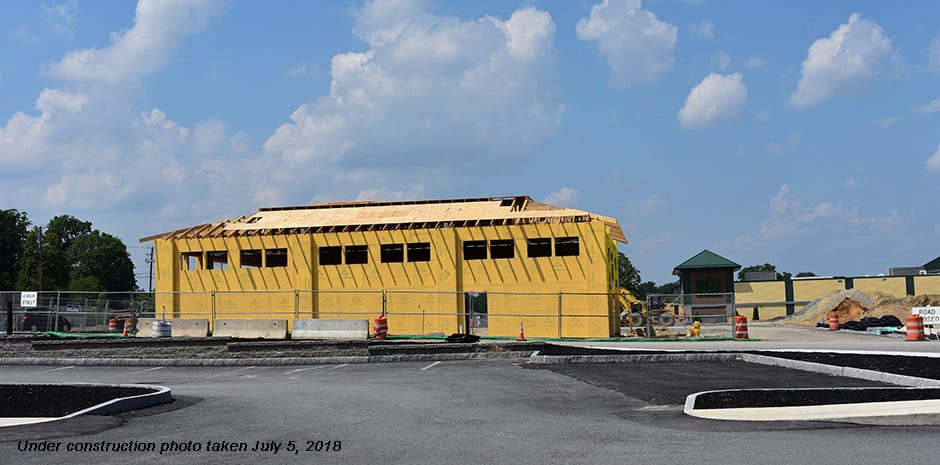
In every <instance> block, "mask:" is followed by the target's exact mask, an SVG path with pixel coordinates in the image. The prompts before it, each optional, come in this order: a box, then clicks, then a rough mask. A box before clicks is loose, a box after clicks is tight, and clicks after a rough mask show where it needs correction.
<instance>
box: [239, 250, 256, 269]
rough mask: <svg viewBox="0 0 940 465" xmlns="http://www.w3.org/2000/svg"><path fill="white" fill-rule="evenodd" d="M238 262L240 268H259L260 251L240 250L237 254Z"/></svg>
mask: <svg viewBox="0 0 940 465" xmlns="http://www.w3.org/2000/svg"><path fill="white" fill-rule="evenodd" d="M239 263H241V267H242V268H261V251H260V250H242V251H241V253H240V254H239Z"/></svg>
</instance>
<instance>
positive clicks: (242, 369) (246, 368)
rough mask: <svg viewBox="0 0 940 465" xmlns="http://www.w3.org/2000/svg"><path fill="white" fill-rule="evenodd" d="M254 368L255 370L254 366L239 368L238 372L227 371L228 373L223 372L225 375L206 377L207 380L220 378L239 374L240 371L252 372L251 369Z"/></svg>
mask: <svg viewBox="0 0 940 465" xmlns="http://www.w3.org/2000/svg"><path fill="white" fill-rule="evenodd" d="M252 368H254V365H252V366H250V367H244V368H239V369H237V370H232V371H226V372H223V373H219V374H217V375H212V376H206V377H205V379H212V378H218V377H219V376H225V375H230V374H232V373H238V372H239V371H245V370H250V369H252Z"/></svg>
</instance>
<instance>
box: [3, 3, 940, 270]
mask: <svg viewBox="0 0 940 465" xmlns="http://www.w3.org/2000/svg"><path fill="white" fill-rule="evenodd" d="M0 8H2V10H0V11H2V14H0V208H17V209H19V210H23V211H26V212H27V213H28V214H29V215H30V218H31V219H32V220H33V221H34V222H35V223H37V224H43V223H45V222H46V221H48V219H49V218H51V217H52V216H55V215H57V214H71V215H75V216H77V217H79V218H82V219H86V220H89V221H92V222H93V223H94V224H95V226H96V227H97V228H99V229H102V230H104V231H106V232H111V233H112V234H115V235H118V236H119V237H121V238H122V239H124V241H125V242H126V243H127V244H128V245H129V246H130V247H131V248H130V249H129V250H130V251H131V254H132V257H133V258H134V260H135V262H136V263H137V264H138V267H139V269H138V273H139V274H141V273H142V272H145V270H146V266H145V265H144V264H143V258H144V255H145V253H146V251H147V245H146V244H144V245H140V244H138V243H137V239H138V238H140V237H143V236H148V235H152V234H156V233H160V232H163V231H167V230H171V229H176V228H180V227H186V226H191V225H194V224H200V223H204V222H209V221H217V220H219V219H222V218H228V217H234V216H239V215H242V214H246V213H251V212H253V211H255V210H256V209H257V208H258V207H263V206H275V205H301V204H306V203H311V202H321V201H336V200H355V199H377V200H406V199H424V198H456V197H478V196H503V195H519V194H526V195H531V196H532V197H534V198H535V199H537V200H544V201H547V202H550V203H554V204H557V205H564V206H569V207H573V208H579V209H583V210H587V211H591V212H596V213H600V214H605V215H611V216H614V217H617V218H618V219H619V220H620V222H621V224H622V225H623V227H624V230H625V232H626V235H627V237H628V239H629V241H630V242H629V244H626V245H623V246H621V250H622V251H623V252H624V253H625V254H627V256H629V257H630V258H631V259H632V260H633V262H634V264H635V265H636V266H637V267H638V268H639V269H640V271H641V274H642V277H643V279H644V280H652V281H656V282H658V283H663V282H666V281H670V280H672V279H673V277H672V276H671V271H672V268H673V267H674V266H675V265H677V264H679V263H680V262H682V261H684V260H685V259H687V258H689V257H691V256H692V255H694V254H696V253H698V252H699V251H700V250H702V249H705V248H707V249H710V250H712V251H714V252H717V253H719V254H721V255H724V256H725V257H727V258H729V259H732V260H734V261H737V262H738V263H741V264H742V265H751V264H759V263H764V262H771V263H774V264H776V265H777V266H778V269H781V270H785V271H790V272H792V273H794V274H795V273H798V272H801V271H812V272H815V273H816V274H819V275H854V276H861V275H869V274H870V275H875V274H878V273H885V272H886V271H887V269H888V268H889V267H893V266H917V265H921V264H923V263H925V262H927V261H929V260H931V259H933V258H935V257H936V256H937V255H940V247H938V246H937V243H938V238H940V218H938V215H937V212H938V211H940V209H938V208H937V207H936V202H937V200H936V199H937V198H938V193H940V192H938V191H940V189H938V181H940V86H938V83H940V3H938V2H932V1H914V2H906V3H905V4H904V7H903V8H899V7H898V6H897V5H895V4H893V3H891V2H884V1H870V2H869V1H851V2H850V1H827V2H809V1H799V0H798V1H764V2H753V1H745V0H740V1H739V0H722V1H715V0H695V1H692V0H689V1H682V0H671V1H644V2H642V3H641V2H640V1H638V0H632V1H631V0H607V1H561V0H558V1H523V2H516V3H513V2H511V1H473V2H433V1H426V2H422V1H407V0H389V1H376V2H371V1H370V2H362V1H355V2H309V1H287V0H283V1H278V2H256V1H243V0H232V1H224V0H159V1H150V0H140V1H139V2H138V3H136V4H135V3H133V2H123V3H121V2H104V1H79V0H72V1H67V2H63V3H56V2H54V1H51V2H49V3H41V2H33V1H25V0H12V1H8V2H4V4H3V6H2V7H0ZM142 285H143V286H144V287H146V284H145V283H143V282H142Z"/></svg>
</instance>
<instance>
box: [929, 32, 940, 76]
mask: <svg viewBox="0 0 940 465" xmlns="http://www.w3.org/2000/svg"><path fill="white" fill-rule="evenodd" d="M927 70H928V71H930V72H932V73H940V35H938V36H937V37H935V38H934V39H933V40H931V41H930V45H929V46H928V47H927Z"/></svg>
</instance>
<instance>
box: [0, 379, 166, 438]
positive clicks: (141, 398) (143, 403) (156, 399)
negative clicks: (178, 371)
mask: <svg viewBox="0 0 940 465" xmlns="http://www.w3.org/2000/svg"><path fill="white" fill-rule="evenodd" d="M56 386H77V387H81V388H96V387H107V388H111V387H119V388H143V389H151V390H153V392H148V393H146V394H139V395H136V396H128V397H118V398H116V399H111V400H109V401H107V402H102V403H100V404H98V405H93V406H91V407H88V408H86V409H82V410H79V411H77V412H72V413H70V414H68V415H65V416H62V417H50V418H36V419H35V421H25V422H14V423H4V422H0V423H2V424H0V428H3V427H7V426H20V425H27V424H35V423H47V422H50V421H58V420H67V419H69V418H75V417H77V416H79V415H113V414H115V413H121V412H126V411H128V410H139V409H142V408H147V407H153V406H155V405H162V404H167V403H170V402H173V394H172V393H171V392H170V388H168V387H166V386H156V385H151V384H95V383H69V384H62V385H56Z"/></svg>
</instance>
